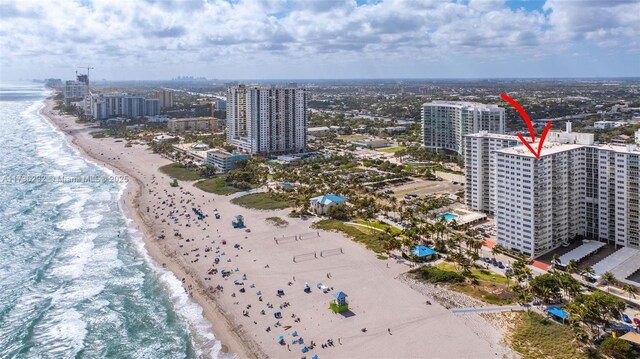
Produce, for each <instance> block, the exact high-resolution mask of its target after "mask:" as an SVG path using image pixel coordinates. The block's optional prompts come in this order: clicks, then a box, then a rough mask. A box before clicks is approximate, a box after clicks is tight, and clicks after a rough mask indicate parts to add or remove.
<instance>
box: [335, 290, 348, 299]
mask: <svg viewBox="0 0 640 359" xmlns="http://www.w3.org/2000/svg"><path fill="white" fill-rule="evenodd" d="M333 296H334V297H336V299H343V298H346V297H347V295H346V294H344V292H338V293H334V294H333Z"/></svg>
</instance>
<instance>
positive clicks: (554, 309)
mask: <svg viewBox="0 0 640 359" xmlns="http://www.w3.org/2000/svg"><path fill="white" fill-rule="evenodd" d="M547 312H549V313H551V314H553V315H555V316H556V317H558V318H560V319H567V318H568V317H569V313H567V312H566V311H564V310H562V309H560V308H558V307H549V308H547Z"/></svg>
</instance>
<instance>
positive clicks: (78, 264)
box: [51, 234, 97, 278]
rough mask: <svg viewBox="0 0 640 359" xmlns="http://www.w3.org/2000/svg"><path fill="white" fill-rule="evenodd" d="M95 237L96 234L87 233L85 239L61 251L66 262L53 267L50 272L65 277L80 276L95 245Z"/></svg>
mask: <svg viewBox="0 0 640 359" xmlns="http://www.w3.org/2000/svg"><path fill="white" fill-rule="evenodd" d="M96 237H97V235H96V234H88V235H87V238H86V239H85V240H83V241H82V242H80V243H78V244H76V245H75V246H73V247H71V248H69V249H67V250H65V251H64V252H63V253H62V258H65V259H66V260H65V263H66V264H65V265H61V266H56V267H54V268H53V269H52V271H51V274H53V275H55V276H59V277H65V278H78V277H80V276H81V275H82V273H83V271H84V267H85V265H86V264H87V262H88V261H89V258H90V257H91V251H92V250H93V248H94V247H95V245H94V242H93V240H94V239H95V238H96Z"/></svg>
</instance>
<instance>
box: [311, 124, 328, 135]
mask: <svg viewBox="0 0 640 359" xmlns="http://www.w3.org/2000/svg"><path fill="white" fill-rule="evenodd" d="M330 133H331V129H330V128H329V127H327V126H321V127H309V128H307V134H308V135H309V136H314V137H322V136H326V135H328V134H330Z"/></svg>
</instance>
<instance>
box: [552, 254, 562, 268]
mask: <svg viewBox="0 0 640 359" xmlns="http://www.w3.org/2000/svg"><path fill="white" fill-rule="evenodd" d="M551 264H553V269H556V267H558V266H560V256H558V254H554V255H553V258H551Z"/></svg>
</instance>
